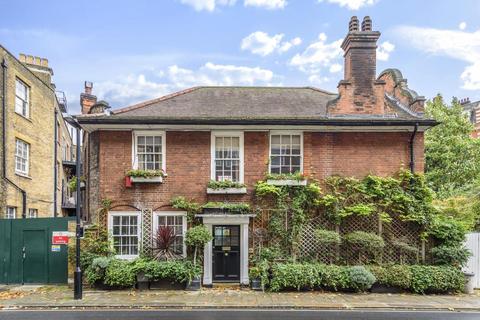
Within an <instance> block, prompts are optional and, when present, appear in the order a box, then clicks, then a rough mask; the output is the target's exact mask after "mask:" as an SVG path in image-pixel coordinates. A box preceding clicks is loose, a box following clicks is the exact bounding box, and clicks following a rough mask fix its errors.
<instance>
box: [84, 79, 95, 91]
mask: <svg viewBox="0 0 480 320" xmlns="http://www.w3.org/2000/svg"><path fill="white" fill-rule="evenodd" d="M92 89H93V82H91V81H85V93H86V94H92Z"/></svg>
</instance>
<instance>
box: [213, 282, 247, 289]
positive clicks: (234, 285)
mask: <svg viewBox="0 0 480 320" xmlns="http://www.w3.org/2000/svg"><path fill="white" fill-rule="evenodd" d="M212 288H213V289H216V290H240V289H242V287H241V286H240V283H236V282H233V283H232V282H214V283H213V285H212Z"/></svg>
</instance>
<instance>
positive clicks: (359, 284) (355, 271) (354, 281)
mask: <svg viewBox="0 0 480 320" xmlns="http://www.w3.org/2000/svg"><path fill="white" fill-rule="evenodd" d="M348 277H349V279H348V280H349V287H350V288H351V289H353V290H355V291H357V292H362V291H366V290H368V289H370V288H371V287H372V285H373V284H374V283H375V281H376V279H375V276H374V275H373V274H372V273H371V272H370V271H368V270H367V269H365V267H363V266H354V267H350V268H349V269H348Z"/></svg>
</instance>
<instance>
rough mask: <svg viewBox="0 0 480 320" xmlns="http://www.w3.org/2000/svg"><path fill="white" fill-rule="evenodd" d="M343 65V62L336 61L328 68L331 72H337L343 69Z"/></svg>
mask: <svg viewBox="0 0 480 320" xmlns="http://www.w3.org/2000/svg"><path fill="white" fill-rule="evenodd" d="M342 69H343V67H342V65H341V64H339V63H334V64H332V65H331V66H330V68H329V69H328V71H330V72H331V73H337V72H340V71H342Z"/></svg>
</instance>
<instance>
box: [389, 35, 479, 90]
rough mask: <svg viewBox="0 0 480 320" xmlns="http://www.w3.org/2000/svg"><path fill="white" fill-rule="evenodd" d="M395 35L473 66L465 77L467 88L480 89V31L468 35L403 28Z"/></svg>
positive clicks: (463, 76) (436, 53) (412, 44)
mask: <svg viewBox="0 0 480 320" xmlns="http://www.w3.org/2000/svg"><path fill="white" fill-rule="evenodd" d="M395 32H396V33H397V34H398V35H399V36H400V37H402V38H403V39H404V40H405V41H408V43H409V44H410V45H411V46H413V47H414V48H416V49H418V50H421V51H423V52H425V53H429V54H433V55H439V56H446V57H450V58H453V59H457V60H461V61H464V62H467V63H469V65H468V66H466V67H465V70H464V71H463V73H462V74H461V76H460V78H461V79H462V80H463V88H464V89H467V90H480V62H479V61H480V30H477V31H476V32H465V31H459V30H444V29H434V28H420V27H412V26H402V27H398V28H396V29H395Z"/></svg>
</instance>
